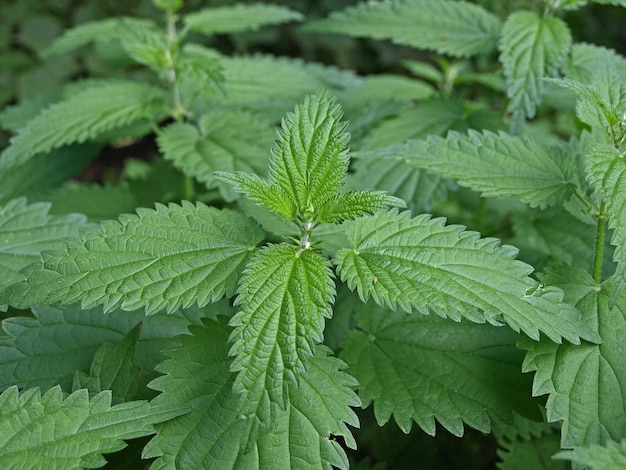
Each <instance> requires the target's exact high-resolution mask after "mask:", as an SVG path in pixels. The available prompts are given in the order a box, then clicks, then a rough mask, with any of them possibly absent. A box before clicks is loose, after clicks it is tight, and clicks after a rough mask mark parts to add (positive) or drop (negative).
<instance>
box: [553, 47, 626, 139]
mask: <svg viewBox="0 0 626 470" xmlns="http://www.w3.org/2000/svg"><path fill="white" fill-rule="evenodd" d="M555 82H556V83H558V84H560V85H562V86H565V87H567V88H569V89H571V90H572V91H574V92H575V93H576V94H577V95H578V96H579V98H580V99H579V100H578V102H577V103H576V114H577V115H578V117H579V118H580V120H581V121H583V122H586V123H587V124H589V125H590V126H591V127H593V128H595V129H596V130H599V131H601V132H603V133H604V134H605V135H606V136H607V137H608V143H610V144H613V145H621V144H622V142H623V141H624V138H626V137H625V136H626V130H625V129H624V121H623V119H624V115H623V109H624V107H626V78H624V77H620V76H619V73H618V71H617V68H616V67H615V65H614V64H613V63H612V62H611V61H610V56H609V54H606V56H605V59H604V61H603V62H602V63H600V64H598V68H597V70H596V71H595V73H594V74H593V76H592V79H591V84H587V83H580V82H577V81H574V80H569V79H561V80H556V81H555Z"/></svg>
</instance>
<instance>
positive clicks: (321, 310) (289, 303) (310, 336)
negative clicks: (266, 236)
mask: <svg viewBox="0 0 626 470" xmlns="http://www.w3.org/2000/svg"><path fill="white" fill-rule="evenodd" d="M334 295H335V286H334V283H333V280H332V272H331V271H330V268H329V265H328V262H327V261H326V260H325V259H324V258H322V257H321V256H320V255H319V254H317V253H314V252H313V251H311V250H304V251H301V250H300V249H299V248H298V247H296V246H291V245H287V244H280V245H270V246H268V247H266V248H264V249H262V250H261V251H259V252H258V253H257V255H256V256H255V257H254V258H253V259H252V260H251V261H250V263H249V265H248V266H247V268H246V271H245V272H244V275H243V276H242V278H241V282H240V287H239V289H238V294H237V300H236V304H237V305H239V306H240V311H239V312H238V313H237V314H236V315H235V316H234V317H233V319H232V320H231V322H230V324H231V325H232V326H234V327H235V330H234V331H233V334H232V337H231V342H232V348H231V350H230V353H231V355H233V356H235V359H234V360H233V364H232V370H233V371H236V372H238V375H237V379H236V380H235V384H234V389H233V390H234V391H235V392H237V393H245V394H246V396H250V397H252V398H250V399H251V400H253V402H254V406H257V405H256V403H257V402H260V403H261V405H262V408H263V410H265V413H266V412H267V410H268V409H269V407H270V404H272V405H279V406H280V407H281V408H285V407H286V405H287V394H288V384H292V385H294V386H295V384H296V383H297V381H298V375H299V374H300V373H301V372H303V371H305V370H306V365H307V361H308V358H309V357H310V356H312V355H313V354H314V349H315V347H314V345H315V344H316V343H320V342H321V341H322V333H323V330H324V319H325V318H328V317H330V316H331V315H332V307H331V302H332V300H333V299H334ZM255 413H257V412H256V411H255ZM259 418H260V420H261V421H263V420H264V419H265V418H266V416H264V415H260V416H259Z"/></svg>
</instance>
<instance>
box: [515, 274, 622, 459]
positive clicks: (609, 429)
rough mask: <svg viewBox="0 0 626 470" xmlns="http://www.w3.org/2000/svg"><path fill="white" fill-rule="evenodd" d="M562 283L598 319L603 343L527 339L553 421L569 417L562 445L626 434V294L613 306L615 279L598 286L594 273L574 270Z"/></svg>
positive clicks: (537, 386)
mask: <svg viewBox="0 0 626 470" xmlns="http://www.w3.org/2000/svg"><path fill="white" fill-rule="evenodd" d="M579 277H580V276H579ZM547 280H551V279H550V278H549V277H548V278H547ZM560 282H563V283H568V285H563V288H564V289H565V290H566V293H567V295H570V296H572V297H573V298H574V299H576V300H578V302H577V304H576V305H577V306H578V308H579V309H580V310H581V311H582V312H583V314H584V315H585V316H587V317H588V318H589V320H588V321H590V322H596V323H597V324H598V331H599V333H600V336H601V338H602V343H601V344H588V343H584V344H581V345H579V346H574V345H570V344H562V345H557V344H554V343H552V342H549V341H541V342H537V343H535V342H530V341H524V342H522V343H521V347H523V348H524V349H528V353H527V356H526V359H525V360H524V370H525V371H536V374H535V379H534V384H533V394H534V395H545V394H548V395H549V397H548V401H547V404H546V408H547V418H548V420H549V421H561V420H562V421H563V425H562V433H561V447H563V448H572V447H574V446H583V445H589V444H604V443H606V442H607V441H608V440H611V439H612V440H619V439H622V437H623V436H624V433H626V369H624V367H623V363H624V341H623V338H624V335H625V334H626V317H625V314H626V299H624V296H623V295H622V296H621V297H620V299H619V301H618V302H616V303H615V305H613V307H609V297H610V296H611V295H612V294H611V289H612V288H613V286H611V282H612V281H607V282H606V283H604V284H603V285H602V287H601V289H597V288H596V285H595V284H594V282H593V280H592V279H591V277H589V276H588V275H584V277H583V278H582V279H581V280H576V279H571V274H570V275H569V279H568V277H567V276H562V277H561V278H560ZM568 291H569V292H568ZM622 294H623V293H622Z"/></svg>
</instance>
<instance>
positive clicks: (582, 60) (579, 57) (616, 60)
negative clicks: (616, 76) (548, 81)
mask: <svg viewBox="0 0 626 470" xmlns="http://www.w3.org/2000/svg"><path fill="white" fill-rule="evenodd" d="M607 59H608V60H609V61H611V62H612V63H613V64H614V65H615V68H616V69H617V70H618V72H619V73H620V75H621V76H623V77H626V58H625V57H623V56H621V55H619V54H617V53H616V52H615V51H614V50H613V49H607V48H605V47H601V46H598V45H594V44H585V43H577V44H574V45H573V46H572V50H571V51H570V54H569V57H568V59H567V61H566V62H565V63H564V64H563V72H564V73H565V76H566V77H567V78H569V79H571V80H576V81H578V82H581V83H590V82H591V79H592V77H593V75H594V74H595V73H596V72H597V71H598V69H599V68H600V67H602V65H603V64H602V63H603V62H604V61H605V60H607Z"/></svg>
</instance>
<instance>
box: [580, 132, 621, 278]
mask: <svg viewBox="0 0 626 470" xmlns="http://www.w3.org/2000/svg"><path fill="white" fill-rule="evenodd" d="M587 174H588V175H589V180H590V181H591V183H592V184H593V185H594V186H595V188H596V189H597V190H598V191H599V192H600V194H602V198H603V201H604V203H605V204H606V208H607V212H608V215H609V228H611V229H613V236H612V237H611V244H612V245H614V246H615V247H616V248H615V252H614V253H613V260H614V261H615V262H617V268H616V272H615V276H616V278H617V279H618V285H619V287H620V288H623V287H624V283H625V282H626V280H625V279H624V276H626V192H625V191H624V187H625V185H626V162H625V161H624V155H623V154H622V153H620V152H619V151H618V150H617V149H616V148H615V147H613V146H610V145H601V144H599V145H597V146H595V147H593V148H592V149H591V150H590V152H589V155H588V168H587Z"/></svg>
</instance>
